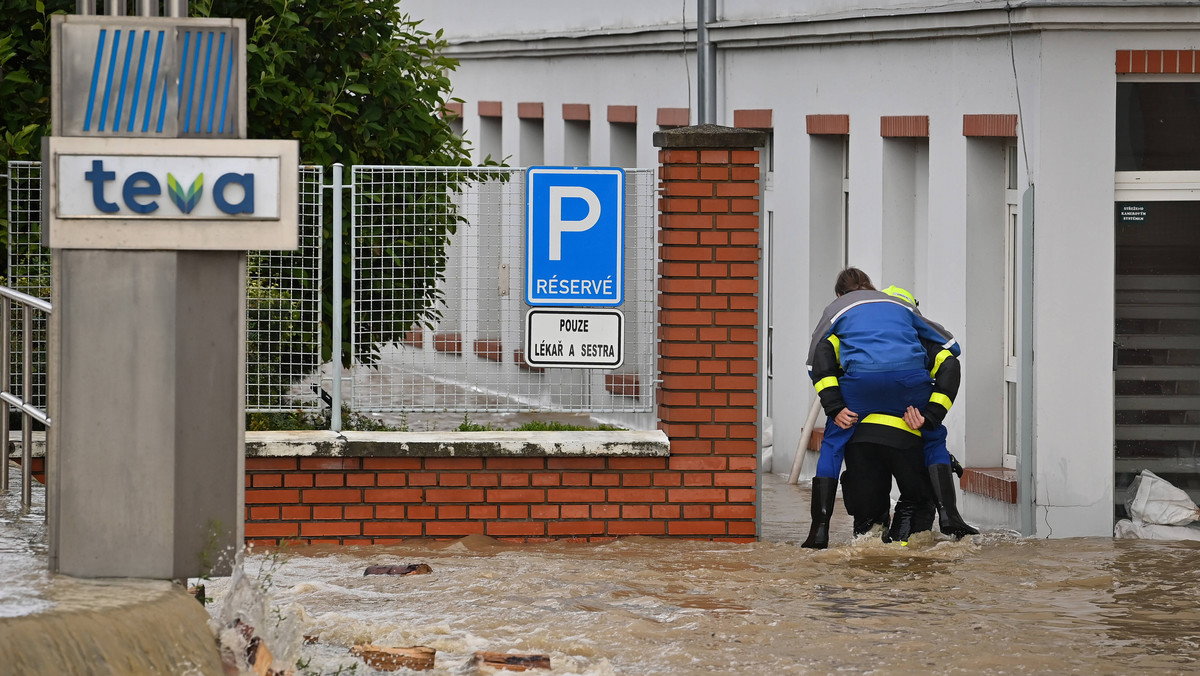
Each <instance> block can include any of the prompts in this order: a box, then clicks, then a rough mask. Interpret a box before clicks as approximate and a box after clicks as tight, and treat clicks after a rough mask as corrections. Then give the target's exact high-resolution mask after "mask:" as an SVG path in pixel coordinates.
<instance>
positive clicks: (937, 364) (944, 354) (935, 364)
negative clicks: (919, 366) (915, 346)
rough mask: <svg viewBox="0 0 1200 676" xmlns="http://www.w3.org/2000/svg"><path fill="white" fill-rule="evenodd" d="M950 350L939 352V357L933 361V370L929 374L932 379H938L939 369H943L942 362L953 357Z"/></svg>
mask: <svg viewBox="0 0 1200 676" xmlns="http://www.w3.org/2000/svg"><path fill="white" fill-rule="evenodd" d="M953 356H954V355H953V354H951V352H950V350H942V351H941V352H938V354H937V357H935V358H934V360H933V370H931V371H930V372H929V375H930V377H935V378H936V377H937V372H938V369H940V368H942V362H944V361H946V357H953Z"/></svg>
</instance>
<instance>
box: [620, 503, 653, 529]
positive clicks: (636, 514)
mask: <svg viewBox="0 0 1200 676" xmlns="http://www.w3.org/2000/svg"><path fill="white" fill-rule="evenodd" d="M621 518H622V519H649V518H650V505H625V506H623V507H621ZM610 527H611V524H610Z"/></svg>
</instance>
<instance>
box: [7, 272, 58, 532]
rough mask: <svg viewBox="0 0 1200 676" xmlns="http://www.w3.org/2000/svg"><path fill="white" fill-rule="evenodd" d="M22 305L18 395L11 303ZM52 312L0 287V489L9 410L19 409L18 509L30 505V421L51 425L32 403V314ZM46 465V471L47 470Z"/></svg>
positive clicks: (36, 300) (37, 301)
mask: <svg viewBox="0 0 1200 676" xmlns="http://www.w3.org/2000/svg"><path fill="white" fill-rule="evenodd" d="M13 303H16V304H18V305H20V306H21V375H22V381H23V382H22V383H21V396H19V397H18V396H17V395H15V394H13V393H12V382H11V380H12V306H13ZM34 311H40V312H44V313H46V314H47V315H49V314H50V313H51V306H50V303H48V302H46V301H44V300H42V299H40V298H35V297H34V296H30V295H28V294H25V293H21V292H20V291H16V290H14V289H10V288H8V287H6V286H0V439H2V440H3V443H4V458H3V462H0V491H7V490H8V462H9V460H8V456H9V450H8V437H9V432H10V431H11V430H10V429H9V419H8V416H9V413H10V411H11V410H12V408H13V407H15V408H16V409H17V410H18V411H20V412H21V508H22V509H25V510H28V509H29V508H30V506H31V505H32V504H33V422H34V421H35V420H36V421H38V422H40V423H42V424H43V425H45V426H46V427H49V426H50V416H49V415H47V413H46V411H43V410H42V409H40V408H38V407H37V406H34V404H33V313H34ZM48 469H49V468H48V467H47V471H48Z"/></svg>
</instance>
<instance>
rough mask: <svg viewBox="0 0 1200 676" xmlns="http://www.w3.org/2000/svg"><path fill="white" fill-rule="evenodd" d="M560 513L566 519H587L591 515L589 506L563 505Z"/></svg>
mask: <svg viewBox="0 0 1200 676" xmlns="http://www.w3.org/2000/svg"><path fill="white" fill-rule="evenodd" d="M560 511H561V513H562V518H564V519H586V518H587V517H588V514H590V513H591V509H590V508H589V507H588V506H587V505H563V506H562V508H561V510H560Z"/></svg>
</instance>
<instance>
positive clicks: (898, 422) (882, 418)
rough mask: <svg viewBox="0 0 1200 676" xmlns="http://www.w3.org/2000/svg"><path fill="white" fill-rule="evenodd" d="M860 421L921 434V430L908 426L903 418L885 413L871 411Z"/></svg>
mask: <svg viewBox="0 0 1200 676" xmlns="http://www.w3.org/2000/svg"><path fill="white" fill-rule="evenodd" d="M861 422H865V423H870V424H874V425H887V426H888V427H895V428H896V429H901V430H904V431H905V432H908V433H909V434H915V435H917V436H918V437H919V436H921V431H920V430H914V429H913V428H911V427H909V426H908V423H906V422H904V418H900V417H897V416H894V415H888V414H886V413H872V414H871V415H869V416H867V417H865V418H863V419H862V421H861Z"/></svg>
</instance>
